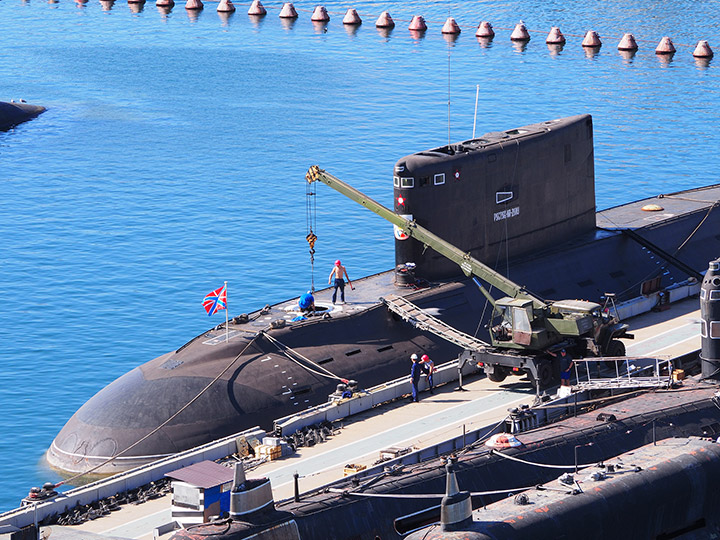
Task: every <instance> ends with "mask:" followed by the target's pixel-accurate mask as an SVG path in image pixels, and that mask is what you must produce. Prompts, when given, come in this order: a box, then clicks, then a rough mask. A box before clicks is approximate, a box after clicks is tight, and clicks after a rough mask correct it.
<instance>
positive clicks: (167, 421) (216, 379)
mask: <svg viewBox="0 0 720 540" xmlns="http://www.w3.org/2000/svg"><path fill="white" fill-rule="evenodd" d="M259 335H260V334H256V335H255V336H254V337H253V338H252V339H251V340H250V341H249V342H248V343H247V345H245V347H243V350H242V351H240V352H239V353H238V354H237V355H236V356H235V357H234V358H233V359H232V361H230V363H229V364H228V365H227V366H226V367H225V369H223V370H222V371H221V372H220V373H219V374H218V375H217V377H215V378H214V379H213V380H212V381H210V382H209V383H208V384H207V386H205V388H203V389H202V390H200V392H199V393H198V394H197V395H196V396H195V397H194V398H192V399H191V400H190V401H188V402H187V403H186V404H185V405H183V406H182V407H181V408H180V410H178V411H177V412H176V413H175V414H173V415H172V416H171V417H170V418H168V419H167V420H165V421H164V422H163V423H162V424H160V425H159V426H158V427H156V428H155V429H153V430H152V431H151V432H150V433H148V434H147V435H145V436H144V437H142V438H141V439H139V440H138V441H135V442H134V443H133V444H131V445H130V446H128V447H127V448H125V450H122V451H121V452H118V453H117V454H115V455H114V456H112V457H110V458H108V459H106V460H105V461H103V462H102V463H100V464H99V465H96V466H95V467H93V468H91V469H89V470H87V471H85V472H82V473H79V474H76V475H75V476H72V477H70V478H67V479H66V480H63V481H61V482H59V483H57V484H55V487H59V486H62V485H63V484H68V483H71V482H72V481H73V480H77V479H78V478H81V477H83V476H86V475H88V474H90V473H92V472H94V471H97V470H98V469H99V468H100V467H104V466H105V465H107V464H108V463H112V462H113V461H115V460H116V459H117V458H119V457H120V456H122V455H124V454H126V453H128V452H129V451H130V450H132V449H133V448H135V447H136V446H137V445H139V444H140V443H142V442H143V441H145V440H147V439H149V438H150V437H152V436H153V435H155V434H156V433H157V432H158V431H160V430H161V429H162V428H164V427H165V426H167V425H168V424H169V423H170V422H172V421H173V420H174V419H175V418H177V417H178V416H179V415H180V414H181V413H182V412H183V411H184V410H185V409H187V408H188V407H189V406H190V405H192V404H193V403H195V402H196V401H197V400H198V399H200V396H202V395H203V394H204V393H205V392H207V391H208V389H209V388H210V387H211V386H212V385H213V384H215V383H216V382H217V381H218V380H220V377H222V376H223V375H225V373H227V371H228V370H229V369H230V368H231V367H232V365H233V364H234V363H235V362H237V360H238V359H239V358H240V357H241V356H242V355H243V354H244V353H245V351H246V350H248V348H249V347H250V345H252V344H253V343H254V342H255V340H256V339H257V337H258V336H259Z"/></svg>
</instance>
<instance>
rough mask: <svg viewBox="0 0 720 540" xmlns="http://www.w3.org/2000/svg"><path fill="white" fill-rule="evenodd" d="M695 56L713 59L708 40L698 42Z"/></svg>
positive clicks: (694, 52)
mask: <svg viewBox="0 0 720 540" xmlns="http://www.w3.org/2000/svg"><path fill="white" fill-rule="evenodd" d="M693 56H694V57H695V58H712V56H713V52H712V49H711V48H710V45H708V42H707V41H706V40H704V39H702V40H700V41H698V43H697V47H695V50H694V51H693Z"/></svg>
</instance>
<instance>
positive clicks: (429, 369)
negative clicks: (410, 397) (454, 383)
mask: <svg viewBox="0 0 720 540" xmlns="http://www.w3.org/2000/svg"><path fill="white" fill-rule="evenodd" d="M420 360H421V362H422V370H423V373H425V375H427V381H428V387H429V388H430V393H431V394H432V393H433V389H434V387H435V385H434V384H433V373H435V363H434V362H433V361H432V360H430V357H429V356H428V355H427V354H423V355H422V357H421V358H420Z"/></svg>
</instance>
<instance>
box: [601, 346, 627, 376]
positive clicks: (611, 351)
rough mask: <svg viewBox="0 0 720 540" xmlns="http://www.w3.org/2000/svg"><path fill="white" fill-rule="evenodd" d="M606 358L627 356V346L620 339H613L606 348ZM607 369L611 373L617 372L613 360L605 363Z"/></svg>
mask: <svg viewBox="0 0 720 540" xmlns="http://www.w3.org/2000/svg"><path fill="white" fill-rule="evenodd" d="M605 356H625V344H624V343H623V342H622V341H620V340H619V339H611V340H610V343H608V344H607V347H605ZM605 367H606V368H608V369H609V370H611V371H615V370H616V366H615V362H614V361H612V360H609V361H607V362H605Z"/></svg>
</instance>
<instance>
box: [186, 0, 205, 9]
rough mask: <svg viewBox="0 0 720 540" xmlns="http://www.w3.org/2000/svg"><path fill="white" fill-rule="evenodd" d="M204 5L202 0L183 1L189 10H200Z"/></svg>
mask: <svg viewBox="0 0 720 540" xmlns="http://www.w3.org/2000/svg"><path fill="white" fill-rule="evenodd" d="M204 7H205V6H204V5H203V3H202V0H187V2H185V9H189V10H191V11H192V10H200V9H203V8H204Z"/></svg>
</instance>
